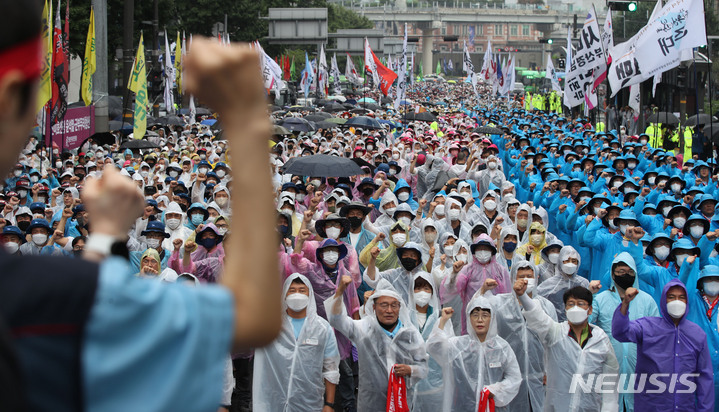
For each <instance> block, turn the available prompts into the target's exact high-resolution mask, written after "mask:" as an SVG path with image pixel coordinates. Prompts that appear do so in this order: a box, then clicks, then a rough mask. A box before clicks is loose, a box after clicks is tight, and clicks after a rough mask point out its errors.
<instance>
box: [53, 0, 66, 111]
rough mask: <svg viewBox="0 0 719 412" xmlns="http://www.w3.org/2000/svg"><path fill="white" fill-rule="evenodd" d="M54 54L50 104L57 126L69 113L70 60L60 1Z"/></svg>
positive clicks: (54, 35) (54, 32)
mask: <svg viewBox="0 0 719 412" xmlns="http://www.w3.org/2000/svg"><path fill="white" fill-rule="evenodd" d="M66 27H67V23H66ZM53 48H54V51H53V54H52V77H53V82H52V101H51V103H50V123H51V124H55V123H57V122H58V121H60V120H62V118H63V117H65V112H66V111H67V80H68V78H67V73H68V68H67V66H68V59H67V55H66V54H65V42H64V40H63V33H62V30H61V28H60V0H58V4H57V14H56V15H55V29H54V30H53Z"/></svg>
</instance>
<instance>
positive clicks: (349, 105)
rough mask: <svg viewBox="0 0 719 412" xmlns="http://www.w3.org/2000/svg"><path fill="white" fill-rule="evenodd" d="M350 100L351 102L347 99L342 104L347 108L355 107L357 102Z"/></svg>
mask: <svg viewBox="0 0 719 412" xmlns="http://www.w3.org/2000/svg"><path fill="white" fill-rule="evenodd" d="M349 102H350V101H349V100H347V101H346V102H344V103H342V106H344V108H345V109H354V107H355V104H356V103H357V102H354V103H349Z"/></svg>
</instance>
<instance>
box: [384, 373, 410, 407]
mask: <svg viewBox="0 0 719 412" xmlns="http://www.w3.org/2000/svg"><path fill="white" fill-rule="evenodd" d="M395 366H397V365H394V366H392V370H391V371H390V372H389V382H388V385H387V405H386V409H385V411H386V412H409V404H408V403H407V385H406V383H405V381H404V378H403V377H401V376H397V375H395V373H394V368H395Z"/></svg>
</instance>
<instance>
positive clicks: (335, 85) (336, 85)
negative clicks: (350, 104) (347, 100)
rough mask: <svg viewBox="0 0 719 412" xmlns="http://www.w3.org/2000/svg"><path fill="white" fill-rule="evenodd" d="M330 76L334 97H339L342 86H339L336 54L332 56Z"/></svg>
mask: <svg viewBox="0 0 719 412" xmlns="http://www.w3.org/2000/svg"><path fill="white" fill-rule="evenodd" d="M330 70H331V74H332V85H333V89H334V92H333V93H334V94H335V95H336V96H339V95H341V94H342V86H340V69H339V67H337V54H336V53H335V54H333V55H332V68H331V69H330Z"/></svg>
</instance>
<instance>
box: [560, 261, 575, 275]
mask: <svg viewBox="0 0 719 412" xmlns="http://www.w3.org/2000/svg"><path fill="white" fill-rule="evenodd" d="M561 266H562V272H563V273H564V274H566V275H573V274H575V273H577V265H575V264H574V263H562V265H561Z"/></svg>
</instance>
